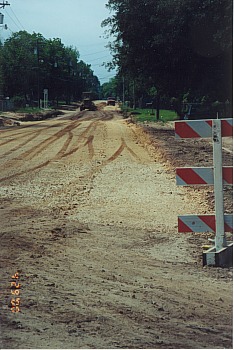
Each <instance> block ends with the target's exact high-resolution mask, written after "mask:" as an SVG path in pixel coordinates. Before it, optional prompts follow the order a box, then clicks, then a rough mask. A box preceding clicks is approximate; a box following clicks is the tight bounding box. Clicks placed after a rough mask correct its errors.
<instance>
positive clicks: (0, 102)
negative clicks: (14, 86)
mask: <svg viewBox="0 0 234 350" xmlns="http://www.w3.org/2000/svg"><path fill="white" fill-rule="evenodd" d="M5 6H10V4H9V3H8V1H3V2H0V9H4V8H5ZM3 20H4V15H3V14H2V13H0V25H1V26H2V27H3ZM4 28H5V29H7V25H6V24H5V26H4ZM0 44H1V40H0ZM3 97H4V96H3V77H2V66H1V62H0V110H3V109H4V105H3Z"/></svg>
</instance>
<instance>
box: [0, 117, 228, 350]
mask: <svg viewBox="0 0 234 350" xmlns="http://www.w3.org/2000/svg"><path fill="white" fill-rule="evenodd" d="M173 140H174V137H173V131H169V132H168V130H167V131H166V130H164V129H163V128H162V130H158V133H157V130H156V131H155V130H153V129H152V128H151V129H150V128H148V130H147V133H145V132H144V131H143V129H142V128H140V127H139V126H136V125H134V124H132V123H129V122H128V121H126V120H122V119H121V117H120V115H119V114H117V113H115V112H111V111H96V112H88V111H86V112H82V113H78V112H75V113H74V114H73V115H71V116H69V117H64V118H61V117H60V118H59V119H53V120H47V121H43V122H36V123H31V124H26V125H25V126H22V127H19V128H12V129H7V130H1V131H0V161H1V168H0V222H1V228H0V246H1V254H0V282H1V284H0V286H1V290H0V293H1V299H0V312H1V323H0V348H44V349H46V348H53V349H55V348H63V349H66V348H70V349H72V348H156V349H157V348H212V349H213V348H232V269H219V268H218V269H214V268H203V267H202V263H201V253H202V248H201V246H202V244H204V243H207V237H208V236H209V234H200V235H195V234H193V235H192V234H186V235H181V234H178V233H177V215H179V214H188V213H197V212H199V213H209V212H210V210H211V209H212V205H213V204H212V203H213V202H212V201H213V199H212V190H211V189H192V188H188V189H185V188H178V187H176V185H175V173H174V166H175V163H176V161H177V160H178V161H179V162H180V163H181V164H184V163H186V161H187V160H188V159H189V152H188V150H189V147H190V151H191V150H194V149H196V151H197V156H199V157H202V154H201V153H200V150H202V151H203V152H206V151H207V147H208V148H209V147H210V146H209V145H204V144H200V143H199V142H197V143H189V142H187V143H183V144H181V146H180V147H181V149H183V151H179V148H176V146H175V144H174V143H173V142H174V141H173ZM202 147H203V148H202ZM173 152H174V153H173ZM180 152H181V153H180ZM175 154H176V155H175ZM191 154H192V155H193V157H195V154H194V152H193V153H191ZM191 154H190V156H191ZM206 156H207V158H203V159H202V160H201V161H206V162H207V163H209V161H210V158H209V157H210V156H209V154H208V155H207V153H206ZM230 157H231V156H230ZM230 159H231V158H230ZM230 159H229V158H228V156H227V161H229V162H230ZM190 164H191V163H190ZM227 196H229V197H228V198H229V200H228V204H227V210H231V203H230V195H229V192H228V194H227ZM16 272H18V273H19V279H18V281H19V283H20V284H21V288H20V289H19V291H20V294H19V295H18V298H19V300H18V302H19V304H20V305H19V311H20V312H16V313H13V312H11V308H10V306H11V300H12V295H11V289H10V287H11V282H12V281H16V278H13V279H12V277H11V276H12V275H14V274H15V273H16ZM17 286H18V285H17ZM13 291H14V289H13ZM14 310H16V309H14Z"/></svg>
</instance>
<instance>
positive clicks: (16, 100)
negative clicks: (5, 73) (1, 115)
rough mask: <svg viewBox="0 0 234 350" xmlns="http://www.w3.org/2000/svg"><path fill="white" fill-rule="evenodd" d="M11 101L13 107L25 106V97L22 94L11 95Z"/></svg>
mask: <svg viewBox="0 0 234 350" xmlns="http://www.w3.org/2000/svg"><path fill="white" fill-rule="evenodd" d="M11 101H12V102H13V104H14V108H23V107H25V98H24V97H23V96H20V95H17V96H14V97H12V99H11Z"/></svg>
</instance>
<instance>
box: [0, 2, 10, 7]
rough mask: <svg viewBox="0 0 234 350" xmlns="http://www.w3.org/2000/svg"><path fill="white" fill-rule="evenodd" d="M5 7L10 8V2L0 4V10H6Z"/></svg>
mask: <svg viewBox="0 0 234 350" xmlns="http://www.w3.org/2000/svg"><path fill="white" fill-rule="evenodd" d="M5 6H10V4H9V3H8V1H3V2H0V9H4V7H5Z"/></svg>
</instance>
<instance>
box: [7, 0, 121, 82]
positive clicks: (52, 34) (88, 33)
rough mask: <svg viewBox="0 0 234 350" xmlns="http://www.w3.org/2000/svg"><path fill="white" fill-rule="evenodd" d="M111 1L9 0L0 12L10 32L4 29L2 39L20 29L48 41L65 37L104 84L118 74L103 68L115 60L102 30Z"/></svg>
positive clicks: (103, 29)
mask: <svg viewBox="0 0 234 350" xmlns="http://www.w3.org/2000/svg"><path fill="white" fill-rule="evenodd" d="M107 1H108V0H8V3H9V4H10V6H6V7H5V8H4V9H0V12H1V13H2V14H4V24H7V26H8V28H9V29H8V30H5V29H3V28H1V30H0V39H4V38H7V37H9V36H10V35H11V34H12V32H17V31H19V30H26V31H27V32H29V33H33V32H36V33H41V34H42V35H43V36H44V37H45V38H46V39H50V38H51V39H53V38H61V40H62V43H64V44H65V45H66V46H70V45H72V46H74V47H76V48H77V49H78V51H79V52H80V59H82V60H83V61H84V62H85V63H88V64H91V68H92V70H93V71H94V74H95V75H97V76H98V78H99V80H100V83H101V84H102V83H104V82H106V81H109V79H110V78H112V77H113V76H114V75H115V72H114V71H111V72H108V71H107V70H106V69H105V68H104V67H102V66H101V65H102V63H103V62H108V61H110V60H111V58H112V57H111V55H110V52H109V49H107V48H106V47H105V45H106V44H107V43H108V40H107V39H105V38H104V31H105V28H102V27H101V22H102V21H103V20H104V19H106V18H107V17H109V15H110V13H109V10H107V9H106V7H105V4H106V3H107ZM1 2H2V1H1V0H0V3H1Z"/></svg>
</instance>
